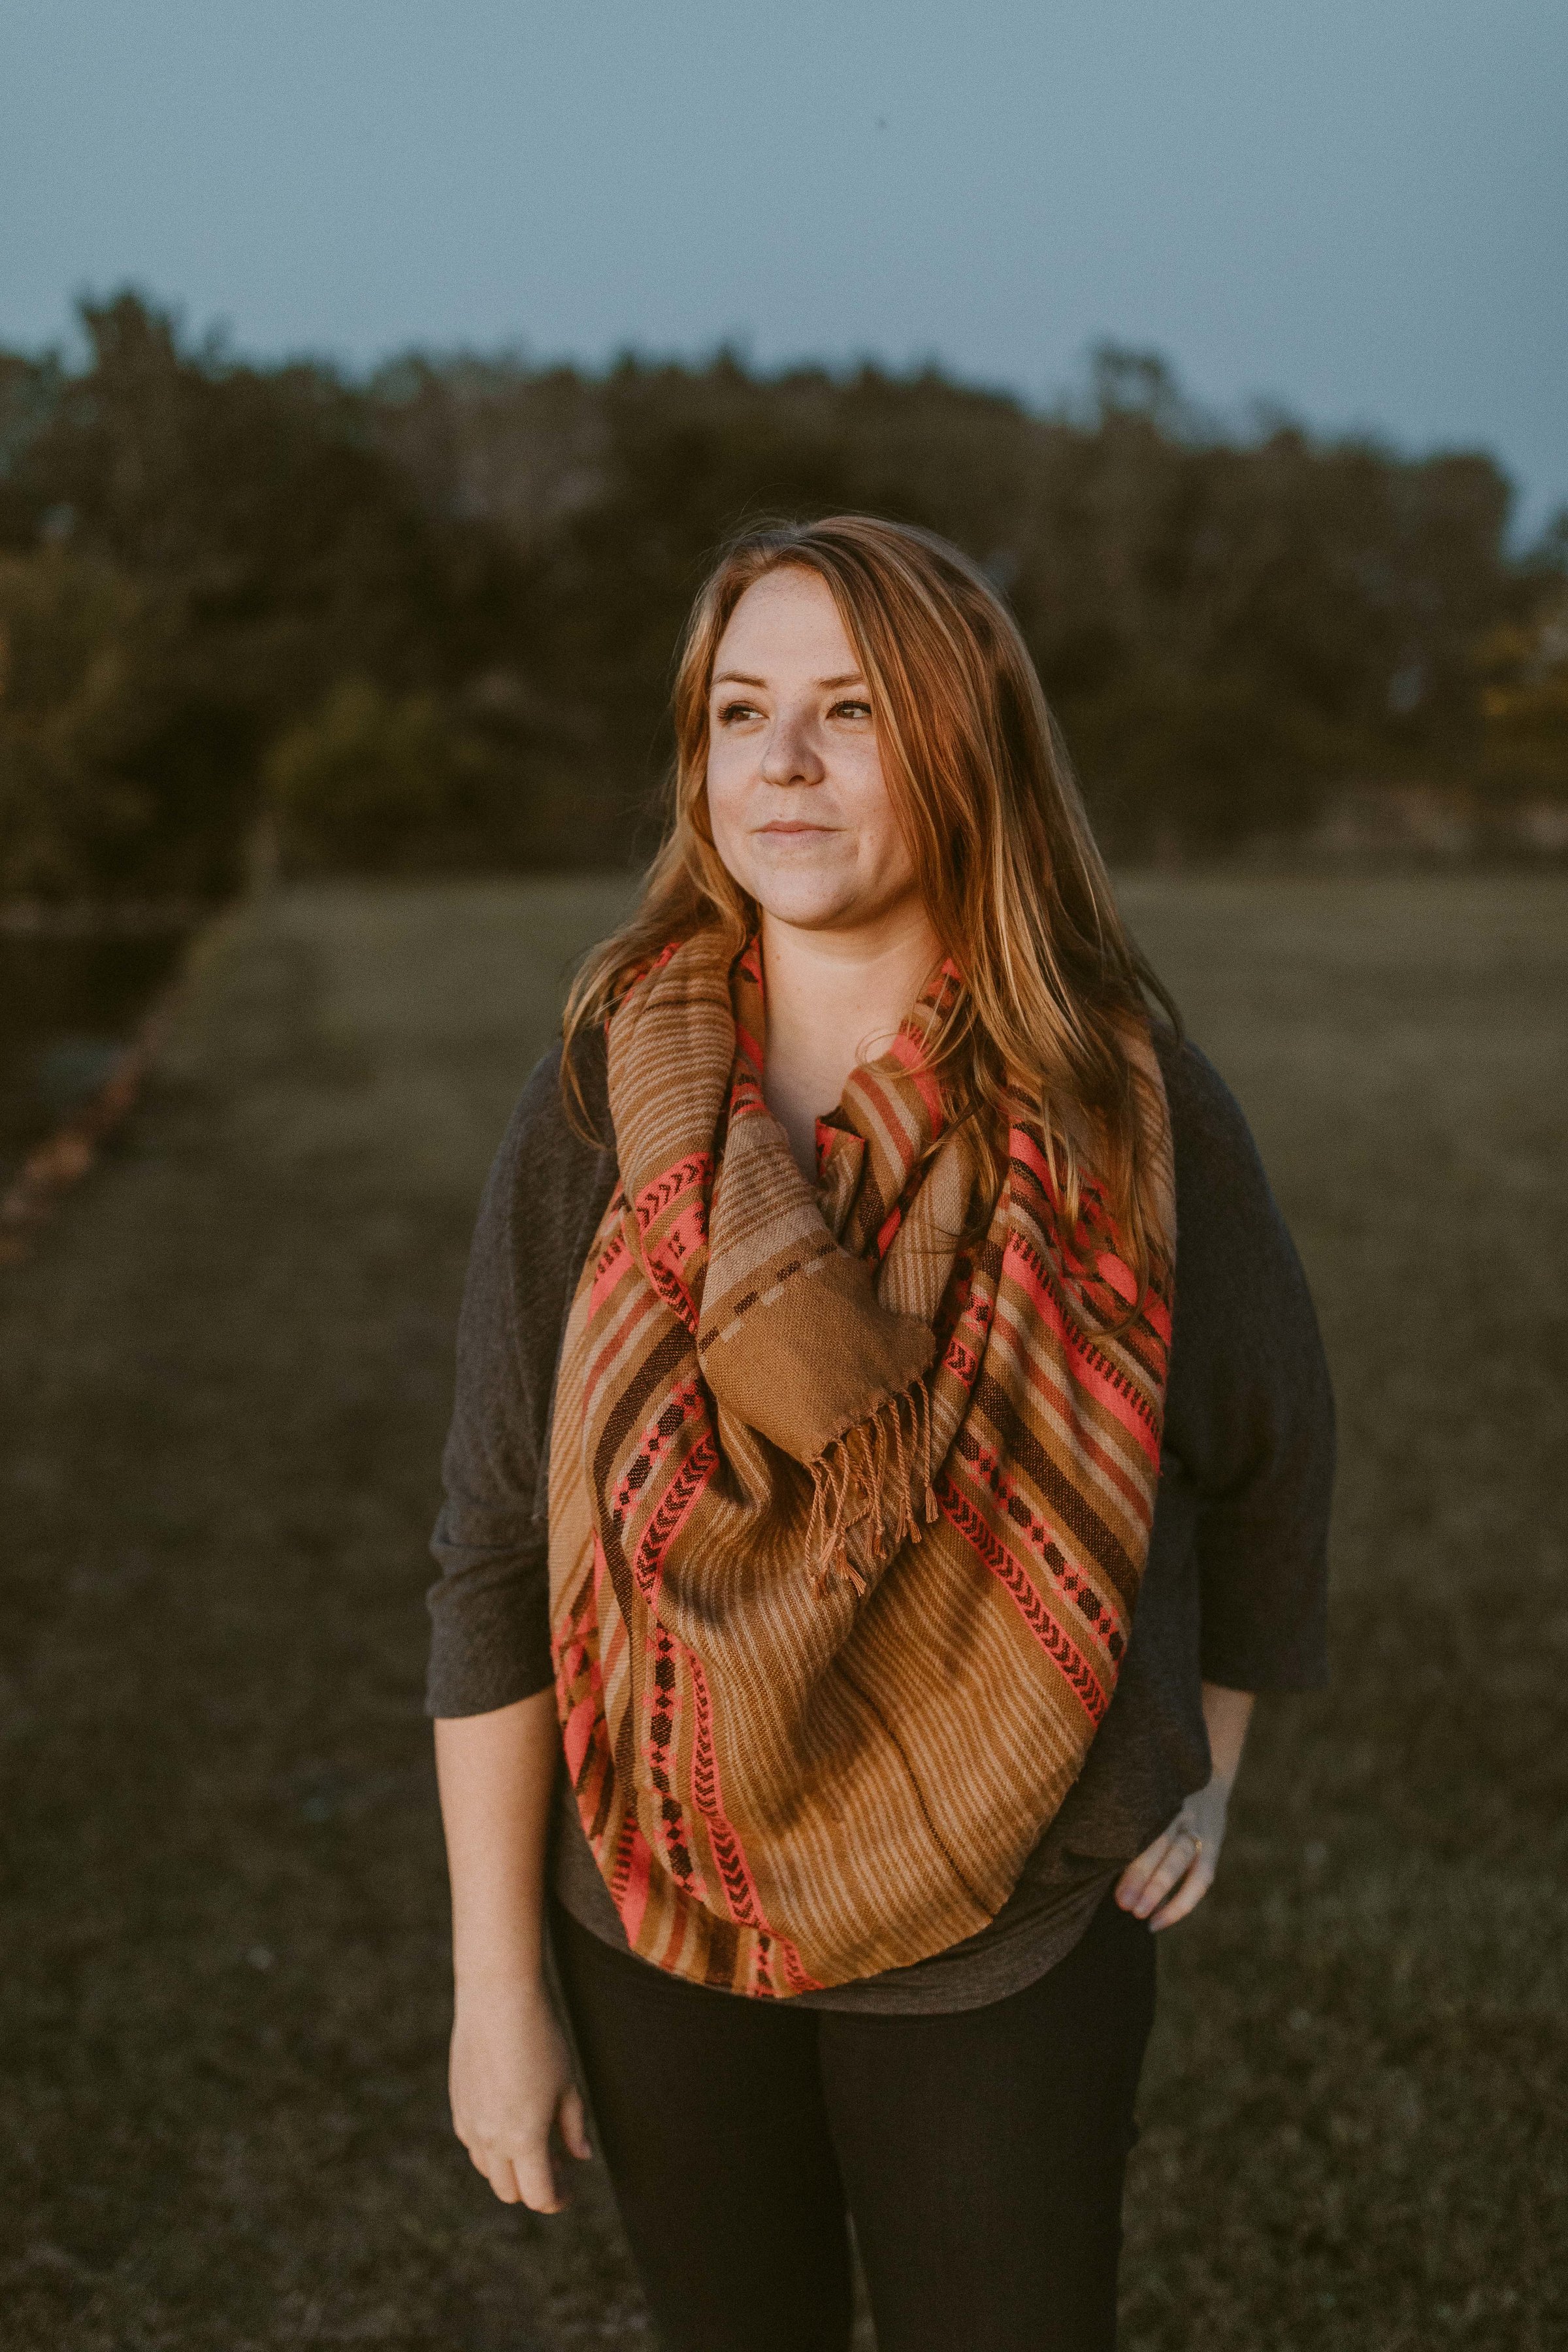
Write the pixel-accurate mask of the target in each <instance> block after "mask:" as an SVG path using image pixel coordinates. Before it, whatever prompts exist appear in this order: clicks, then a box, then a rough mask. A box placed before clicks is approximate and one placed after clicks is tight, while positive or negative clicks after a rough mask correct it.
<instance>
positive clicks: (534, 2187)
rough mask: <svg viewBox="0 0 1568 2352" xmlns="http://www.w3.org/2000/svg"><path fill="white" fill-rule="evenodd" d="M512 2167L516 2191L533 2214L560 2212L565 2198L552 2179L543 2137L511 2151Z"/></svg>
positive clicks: (553, 2172) (548, 2153)
mask: <svg viewBox="0 0 1568 2352" xmlns="http://www.w3.org/2000/svg"><path fill="white" fill-rule="evenodd" d="M511 2169H512V2173H513V2175H514V2177H515V2179H516V2182H517V2193H518V2196H519V2197H520V2198H521V2200H522V2202H523V2203H524V2204H525V2205H526V2206H527V2207H528V2209H529V2210H530V2211H531V2212H533V2213H559V2212H560V2211H561V2210H562V2209H563V2206H564V2205H565V2202H566V2200H565V2199H564V2197H563V2196H562V2194H561V2189H560V2185H559V2183H558V2182H557V2180H556V2178H555V2167H554V2166H553V2165H552V2163H551V2161H550V2150H549V2148H548V2147H547V2146H546V2145H545V2143H544V2142H543V2141H542V2140H536V2141H534V2142H533V2144H532V2145H531V2147H526V2148H522V2147H519V2148H514V2149H513V2150H512V2156H511Z"/></svg>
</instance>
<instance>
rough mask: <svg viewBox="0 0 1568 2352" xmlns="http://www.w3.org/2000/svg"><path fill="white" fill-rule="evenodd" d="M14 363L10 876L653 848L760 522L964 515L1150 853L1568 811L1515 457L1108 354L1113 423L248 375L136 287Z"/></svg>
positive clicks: (1556, 535) (4, 356) (424, 861)
mask: <svg viewBox="0 0 1568 2352" xmlns="http://www.w3.org/2000/svg"><path fill="white" fill-rule="evenodd" d="M83 323H84V326H85V329H86V333H87V339H88V346H89V358H88V363H87V364H86V366H85V367H83V368H80V369H77V370H69V369H67V368H66V367H65V366H64V365H63V364H62V363H61V362H60V361H59V360H58V358H57V357H55V356H52V355H43V356H39V355H37V354H31V355H30V354H26V353H16V352H12V353H0V894H5V895H7V896H16V895H18V894H20V895H27V896H33V897H42V898H50V897H56V898H79V897H82V896H97V895H116V894H118V895H124V894H135V895H143V896H146V895H166V894H177V895H184V896H190V897H196V898H207V897H211V896H215V895H219V894H222V893H223V892H226V891H227V890H230V889H232V888H233V887H236V886H237V884H238V883H239V882H240V881H241V880H242V878H243V876H244V874H245V871H246V866H247V860H255V859H258V858H259V859H261V860H263V861H264V862H265V861H267V860H269V859H272V858H280V859H281V860H282V862H283V863H284V864H285V866H288V867H289V868H291V869H295V870H301V869H310V868H325V869H329V870H331V869H339V870H375V871H417V870H421V869H426V868H430V867H447V868H460V867H475V866H581V865H593V864H619V863H622V862H625V861H626V860H629V859H633V858H636V857H637V856H641V855H643V854H645V853H646V851H647V847H648V845H649V844H650V842H651V840H652V839H653V837H654V836H655V834H656V831H657V823H658V817H657V805H658V782H659V779H660V776H661V773H662V770H663V766H664V762H665V758H666V753H667V748H668V746H667V736H666V722H665V718H664V702H665V697H666V694H667V691H668V676H669V667H670V656H671V653H672V650H673V646H674V643H675V639H676V636H677V634H678V631H679V625H680V622H681V619H682V616H683V614H684V612H685V609H686V607H687V604H688V603H689V599H690V596H691V593H692V591H693V589H694V587H695V585H696V583H697V582H698V581H699V579H700V576H701V573H702V570H703V567H704V564H705V562H706V561H707V560H708V558H709V556H710V552H711V551H712V550H713V548H714V546H715V545H716V543H717V542H718V541H721V539H722V538H723V537H724V536H725V534H726V533H728V532H729V531H730V530H732V529H733V528H734V527H735V526H736V525H737V524H738V523H740V522H742V520H746V519H748V518H754V517H758V516H761V515H771V514H781V513H782V514H787V515H793V516H800V515H810V514H816V513H825V512H829V511H832V510H834V509H842V508H850V507H853V508H864V509H872V510H873V511H876V512H879V513H882V514H888V515H893V516H898V517H901V518H904V519H906V520H912V521H918V522H922V523H926V524H929V525H931V527H933V528H934V529H936V530H940V531H943V532H945V533H947V534H948V535H949V536H950V537H952V539H954V540H956V541H958V542H959V544H960V545H961V546H963V547H964V548H966V549H968V550H969V551H970V552H971V553H972V554H973V555H974V556H975V557H976V558H977V559H978V560H979V561H980V562H983V563H984V565H985V566H986V568H987V570H988V571H989V572H990V574H991V576H992V577H993V578H994V580H995V581H996V582H997V583H998V585H999V586H1000V587H1002V588H1003V589H1004V590H1005V593H1006V594H1007V596H1008V597H1009V599H1010V600H1011V603H1012V604H1013V608H1014V610H1015V611H1016V614H1017V616H1018V619H1019V622H1020V624H1021V625H1022V627H1023V630H1024V633H1025V635H1026V638H1027V639H1028V642H1029V645H1030V646H1031V648H1032V650H1033V652H1034V654H1035V656H1036V659H1037V662H1038V664H1039V667H1040V671H1041V674H1042V676H1043V677H1044V679H1045V682H1046V687H1047V692H1048V693H1049V695H1050V696H1051V698H1052V700H1053V703H1054V705H1055V707H1056V709H1057V712H1058V717H1059V719H1060V720H1061V722H1062V725H1063V727H1064V729H1065V730H1066V733H1067V737H1068V742H1069V744H1070V746H1071V748H1072V751H1073V752H1074V755H1075V757H1076V759H1077V761H1078V764H1079V770H1080V772H1081V774H1082V776H1083V779H1084V782H1085V787H1086V791H1087V793H1088V795H1089V801H1090V803H1091V806H1092V809H1093V811H1094V814H1095V816H1096V819H1097V822H1098V823H1099V824H1100V829H1101V833H1102V836H1103V837H1104V838H1105V839H1106V840H1107V842H1108V843H1109V845H1110V847H1111V848H1112V850H1113V851H1114V852H1116V853H1117V854H1119V855H1121V856H1146V855H1148V854H1150V853H1151V852H1152V851H1153V852H1171V851H1176V852H1181V851H1185V852H1190V853H1194V854H1207V853H1212V852H1214V851H1215V850H1218V849H1225V848H1229V847H1232V846H1234V845H1237V844H1240V843H1244V842H1247V841H1248V840H1252V839H1255V838H1256V837H1258V835H1289V834H1290V833H1291V832H1299V831H1300V829H1302V828H1304V827H1306V826H1308V825H1310V824H1312V823H1313V821H1314V820H1315V818H1316V817H1317V816H1318V815H1319V814H1320V813H1321V810H1322V808H1323V807H1324V805H1325V804H1326V802H1327V800H1328V799H1329V797H1330V796H1331V795H1332V794H1334V793H1342V792H1343V791H1344V789H1345V788H1346V787H1347V786H1355V785H1365V784H1369V783H1370V784H1403V785H1406V786H1420V787H1430V788H1433V789H1439V790H1447V791H1449V792H1462V793H1466V794H1468V795H1469V796H1471V797H1472V798H1473V799H1475V800H1476V801H1477V802H1478V803H1479V804H1480V805H1483V806H1484V807H1486V808H1488V809H1490V810H1493V811H1495V812H1498V813H1500V820H1501V818H1502V817H1504V816H1506V815H1507V813H1508V812H1510V810H1515V809H1517V808H1519V807H1521V806H1524V805H1526V804H1531V805H1533V804H1534V803H1540V802H1541V801H1542V800H1543V799H1544V800H1546V801H1548V802H1563V803H1568V523H1560V524H1559V525H1558V526H1557V527H1556V529H1555V530H1553V531H1552V532H1549V533H1548V534H1547V537H1546V539H1545V541H1543V542H1542V545H1541V546H1540V547H1539V548H1538V549H1537V550H1535V551H1534V552H1533V553H1531V555H1530V556H1528V557H1526V558H1517V557H1513V556H1510V552H1509V550H1508V546H1507V542H1506V538H1505V526H1506V522H1507V516H1508V508H1509V499H1510V490H1509V485H1508V482H1507V480H1506V478H1504V476H1503V475H1502V474H1501V473H1500V470H1499V468H1498V467H1497V466H1496V465H1495V464H1494V463H1493V462H1492V460H1491V459H1490V458H1489V457H1486V456H1484V455H1480V454H1476V453H1459V454H1455V455H1448V456H1440V457H1430V458H1426V459H1422V460H1419V461H1412V460H1407V459H1404V458H1401V457H1396V456H1394V455H1392V454H1391V453H1390V452H1389V451H1387V450H1385V449H1384V448H1381V447H1378V446H1373V445H1371V444H1369V443H1366V442H1362V441H1346V442H1336V443H1324V442H1321V441H1318V440H1314V439H1313V438H1312V437H1310V436H1309V435H1307V434H1306V433H1305V432H1304V431H1302V430H1301V429H1300V427H1299V426H1297V425H1293V424H1289V423H1285V422H1281V423H1279V424H1277V425H1273V426H1272V427H1271V428H1269V429H1267V430H1264V431H1261V432H1260V433H1259V434H1258V436H1256V437H1255V438H1253V439H1251V440H1249V441H1247V442H1246V443H1245V444H1244V443H1241V442H1238V441H1236V440H1234V439H1229V440H1227V439H1225V438H1223V437H1219V436H1216V435H1215V434H1214V433H1212V432H1208V431H1205V429H1204V428H1203V427H1202V425H1201V424H1200V423H1199V422H1198V421H1197V420H1195V419H1194V417H1193V416H1192V415H1189V413H1188V412H1187V411H1186V409H1185V408H1184V404H1183V403H1182V400H1181V398H1180V396H1179V394H1178V393H1177V391H1176V388H1175V387H1174V385H1173V383H1172V380H1171V378H1170V375H1169V373H1168V372H1167V371H1166V369H1165V368H1164V367H1163V365H1162V363H1161V362H1158V361H1157V360H1155V359H1152V358H1150V357H1148V356H1144V355H1138V354H1129V353H1124V352H1104V353H1102V354H1101V356H1100V360H1099V362H1097V366H1096V371H1095V376H1094V382H1093V385H1092V390H1091V393H1090V394H1089V396H1088V397H1087V398H1086V399H1085V401H1084V403H1083V404H1082V410H1081V413H1079V414H1077V415H1068V414H1062V415H1038V414H1036V413H1032V412H1031V411H1030V410H1028V409H1027V408H1026V407H1025V406H1023V405H1022V404H1020V403H1019V402H1017V401H1016V400H1014V399H1011V398H1009V397H1007V396H1005V395H1004V394H996V393H991V392H984V391H979V390H975V389H973V388H970V387H966V386H964V385H962V384H958V383H952V382H951V381H950V380H948V379H947V378H945V377H943V376H942V375H940V374H937V373H924V374H921V375H918V376H894V375H889V374H887V373H882V372H880V371H879V370H876V369H871V368H867V369H863V370H861V371H860V372H859V373H856V374H854V375H851V376H847V377H846V376H837V375H830V374H828V373H824V372H821V371H816V370H799V371H796V372H795V373H789V374H785V375H782V376H760V375H757V374H755V373H751V372H750V371H748V370H747V369H746V368H745V367H744V366H742V364H741V363H740V362H738V361H736V360H735V359H733V358H732V357H721V358H719V359H717V360H715V361H713V362H710V364H707V365H705V366H701V367H677V366H667V365H654V364H651V363H647V362H638V361H634V360H627V361H626V362H623V363H622V364H620V365H619V366H617V367H616V368H614V369H612V370H611V371H610V372H609V373H606V374H604V375H598V376H593V375H585V374H581V373H577V372H575V371H574V370H570V369H563V368H558V369H545V370H539V369H532V368H530V367H528V366H527V365H525V364H523V363H522V362H518V361H513V360H508V359H499V360H489V361H486V360H474V359H456V360H427V359H422V358H417V357H415V358H410V359H406V360H404V361H400V362H397V363H396V364H395V365H392V366H389V367H387V368H385V369H384V370H383V371H381V372H380V373H377V374H376V375H374V377H372V378H371V379H369V380H368V381H366V382H353V383H351V382H349V381H348V380H346V379H345V378H343V377H342V376H341V375H339V374H337V373H334V372H333V371H331V369H329V368H326V367H323V366H319V365H306V364H300V363H292V364H288V365H280V366H277V367H272V368H258V367H254V366H248V365H242V364H240V363H239V362H236V361H235V360H234V359H232V358H231V357H230V356H229V355H228V354H227V353H226V352H225V350H224V349H223V348H222V347H221V346H219V345H217V344H216V343H206V344H199V345H195V344H191V343H189V342H186V341H183V340H182V338H181V336H180V335H179V333H178V332H177V331H176V328H175V326H174V323H173V321H172V320H170V319H169V318H168V317H166V316H164V315H163V314H161V313H159V312H158V311H156V310H153V309H151V308H150V307H148V306H147V305H146V304H145V303H144V302H142V300H141V299H138V298H136V297H135V296H132V295H129V294H128V295H122V296H121V297H120V298H119V299H115V300H113V301H111V302H109V303H107V304H104V305H102V306H97V307H94V306H88V307H86V308H85V309H84V311H83Z"/></svg>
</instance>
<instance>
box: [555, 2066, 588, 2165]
mask: <svg viewBox="0 0 1568 2352" xmlns="http://www.w3.org/2000/svg"><path fill="white" fill-rule="evenodd" d="M561 2137H562V2139H563V2141H564V2143H565V2146H566V2153H567V2154H568V2156H574V2157H575V2158H577V2160H578V2162H579V2163H580V2164H582V2163H585V2162H586V2161H587V2159H588V2158H589V2157H591V2156H592V2155H593V2153H594V2151H593V2149H592V2148H591V2147H589V2145H588V2121H587V2117H586V2116H584V2113H583V2094H582V2092H581V2091H580V2090H579V2089H578V2088H577V2085H576V2084H575V2083H574V2084H573V2085H572V2087H571V2089H570V2090H569V2091H568V2092H567V2093H566V2095H565V2096H564V2097H563V2100H562V2102H561Z"/></svg>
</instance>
